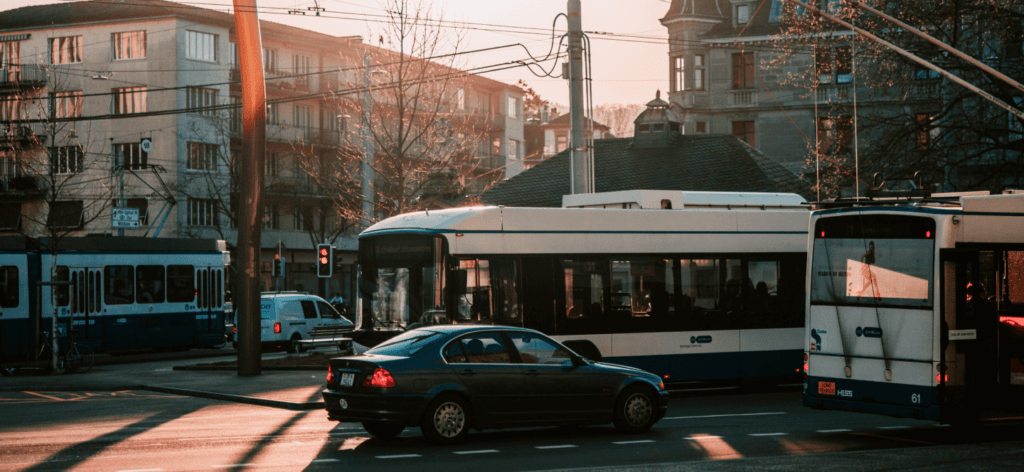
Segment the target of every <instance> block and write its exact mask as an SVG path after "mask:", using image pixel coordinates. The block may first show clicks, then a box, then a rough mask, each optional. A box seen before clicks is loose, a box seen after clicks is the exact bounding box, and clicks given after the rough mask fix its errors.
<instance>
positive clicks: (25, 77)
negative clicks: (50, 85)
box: [0, 64, 46, 90]
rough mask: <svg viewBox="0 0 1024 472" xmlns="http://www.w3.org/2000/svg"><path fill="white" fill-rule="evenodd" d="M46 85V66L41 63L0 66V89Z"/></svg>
mask: <svg viewBox="0 0 1024 472" xmlns="http://www.w3.org/2000/svg"><path fill="white" fill-rule="evenodd" d="M44 85H46V68H44V67H43V66H41V65H39V64H24V65H8V66H7V67H0V89H7V90H9V89H13V88H28V87H42V86H44Z"/></svg>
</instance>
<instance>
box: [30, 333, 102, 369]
mask: <svg viewBox="0 0 1024 472" xmlns="http://www.w3.org/2000/svg"><path fill="white" fill-rule="evenodd" d="M43 334H45V335H46V338H45V340H44V341H43V346H42V347H41V348H40V349H39V355H38V356H37V357H36V358H37V359H39V358H45V359H47V360H49V358H50V357H51V356H50V352H51V349H52V347H51V346H52V343H53V336H50V332H49V331H43ZM95 363H96V354H95V353H94V352H93V350H92V348H91V347H89V346H88V345H85V344H79V343H76V342H71V343H68V348H67V350H66V351H65V352H64V353H63V354H59V355H58V356H57V369H58V370H60V369H63V368H65V367H67V368H68V370H70V371H72V372H77V373H86V372H88V371H89V369H92V366H93V364H95ZM48 365H49V362H48Z"/></svg>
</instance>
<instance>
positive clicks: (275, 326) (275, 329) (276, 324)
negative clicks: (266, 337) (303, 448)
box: [274, 322, 281, 334]
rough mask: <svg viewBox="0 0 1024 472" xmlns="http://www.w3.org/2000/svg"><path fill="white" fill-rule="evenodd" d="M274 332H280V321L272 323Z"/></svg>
mask: <svg viewBox="0 0 1024 472" xmlns="http://www.w3.org/2000/svg"><path fill="white" fill-rule="evenodd" d="M274 334H281V323H280V322H275V323H274Z"/></svg>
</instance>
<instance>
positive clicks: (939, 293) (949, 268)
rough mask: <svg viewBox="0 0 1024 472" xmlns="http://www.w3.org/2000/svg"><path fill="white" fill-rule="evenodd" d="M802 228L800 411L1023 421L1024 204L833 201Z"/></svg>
mask: <svg viewBox="0 0 1024 472" xmlns="http://www.w3.org/2000/svg"><path fill="white" fill-rule="evenodd" d="M811 228H812V234H811V237H810V238H809V253H808V256H809V262H808V277H807V281H808V283H809V288H808V290H807V292H808V297H807V321H806V336H805V339H804V345H805V362H806V364H805V369H806V381H805V384H804V394H803V398H804V405H805V406H809V407H813V408H822V409H833V410H847V411H859V412H866V413H876V414H883V415H889V416H896V417H906V418H921V419H927V420H937V421H940V422H943V423H974V422H977V421H978V420H985V419H994V418H1000V417H1006V416H1008V415H1009V416H1019V415H1020V414H1021V413H1022V411H1021V410H1024V407H1022V406H1021V405H1020V401H1019V400H1020V398H1021V394H1022V393H1024V367H1022V365H1021V359H1024V331H1022V327H1024V194H1019V193H1018V194H1012V193H1011V194H1006V195H987V192H986V194H976V195H964V196H952V195H945V196H943V195H934V196H928V197H926V198H912V199H909V200H908V199H901V200H894V199H892V198H888V199H875V200H868V201H861V202H859V203H856V204H837V205H833V206H832V207H825V209H823V210H820V211H815V212H814V213H813V214H812V216H811Z"/></svg>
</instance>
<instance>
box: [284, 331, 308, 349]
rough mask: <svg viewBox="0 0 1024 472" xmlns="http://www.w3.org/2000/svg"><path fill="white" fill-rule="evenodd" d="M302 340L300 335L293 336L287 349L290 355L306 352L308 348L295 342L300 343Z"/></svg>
mask: <svg viewBox="0 0 1024 472" xmlns="http://www.w3.org/2000/svg"><path fill="white" fill-rule="evenodd" d="M301 339H302V336H299V335H298V333H296V334H293V335H292V339H291V340H290V341H289V342H288V347H287V350H288V353H289V354H295V353H296V352H306V348H304V347H302V345H301V344H299V343H297V342H295V341H299V340H301Z"/></svg>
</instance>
